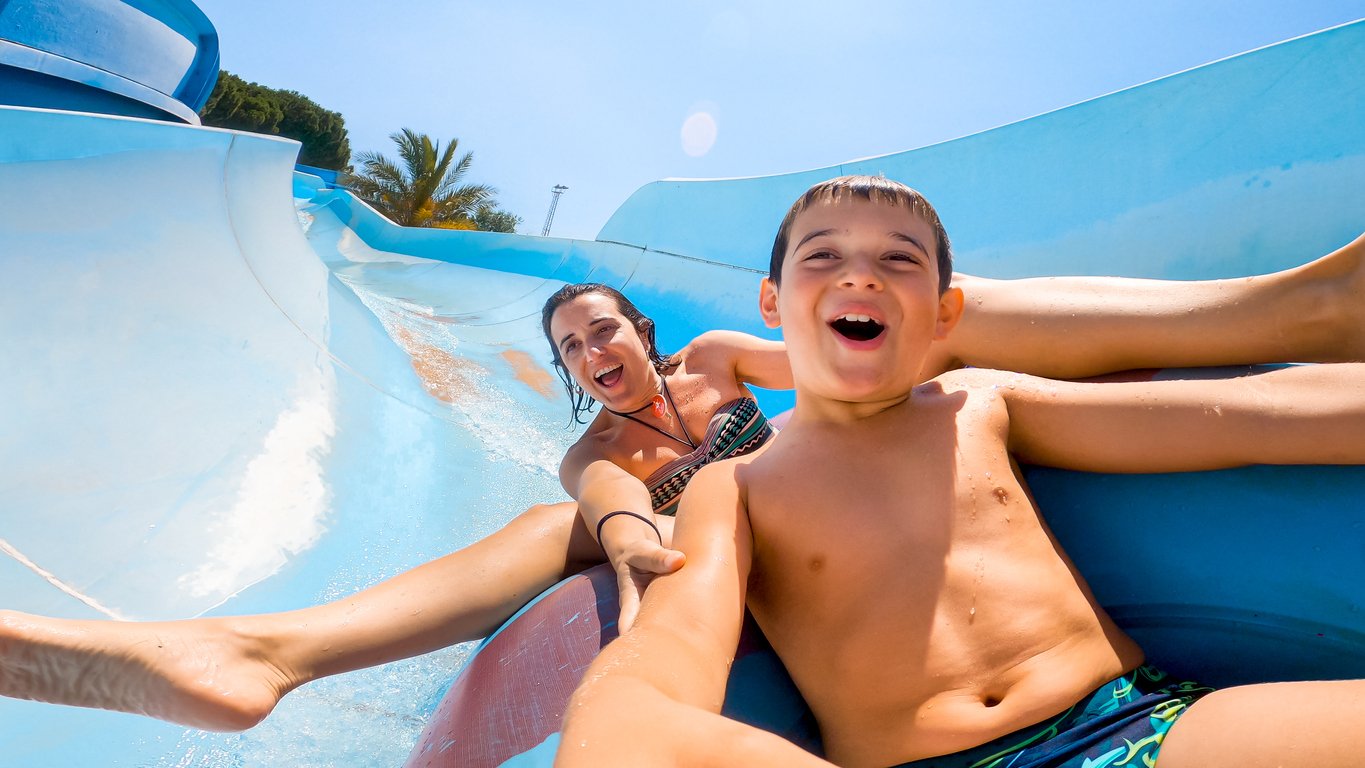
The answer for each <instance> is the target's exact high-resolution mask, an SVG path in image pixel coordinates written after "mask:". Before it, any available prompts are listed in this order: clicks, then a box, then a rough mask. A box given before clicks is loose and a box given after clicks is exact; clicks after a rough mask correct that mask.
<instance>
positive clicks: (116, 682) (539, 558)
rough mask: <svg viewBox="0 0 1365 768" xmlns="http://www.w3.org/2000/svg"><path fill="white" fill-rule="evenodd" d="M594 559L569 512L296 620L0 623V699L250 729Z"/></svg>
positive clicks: (516, 602) (543, 516)
mask: <svg viewBox="0 0 1365 768" xmlns="http://www.w3.org/2000/svg"><path fill="white" fill-rule="evenodd" d="M601 560H602V554H601V550H600V549H598V547H597V543H596V542H595V541H593V539H592V537H591V536H590V535H589V533H588V531H587V529H586V528H584V526H583V523H582V521H581V520H580V518H579V516H578V509H577V506H576V505H574V504H572V503H566V504H554V505H542V506H537V507H533V508H532V509H530V510H528V511H527V512H525V513H523V514H522V515H521V516H519V517H518V518H516V519H515V520H513V521H512V522H511V523H509V524H508V525H507V527H505V528H503V529H502V530H501V531H498V532H497V533H495V534H493V535H492V536H490V537H488V538H487V539H484V540H483V541H480V542H478V543H477V544H474V545H472V546H470V547H468V548H466V549H463V550H461V551H459V552H455V553H453V554H450V555H446V556H445V557H442V558H440V559H438V560H433V561H432V562H430V563H427V564H425V565H422V566H419V567H417V568H414V569H413V570H411V571H407V572H406V573H403V574H400V575H398V576H396V577H394V578H392V579H389V580H388V581H385V582H382V583H380V584H378V585H376V586H374V587H371V588H370V589H367V590H364V591H362V592H359V593H357V594H355V595H352V596H350V597H347V598H344V599H342V600H338V601H336V602H333V603H328V604H326V605H322V606H317V607H313V608H305V609H303V610H298V611H289V612H287V613H278V614H266V615H259V616H242V617H231V618H211V619H195V620H190V621H176V622H155V623H142V622H131V623H130V622H110V621H72V620H63V619H45V618H40V617H36V616H28V615H25V614H19V613H15V612H10V611H5V612H0V695H5V696H12V697H15V698H23V699H34V700H37V701H48V702H54V703H60V704H73V705H77V706H87V707H100V708H104V709H115V710H121V711H125V712H134V713H138V714H143V715H149V716H151V717H157V718H161V719H164V720H171V721H174V722H178V723H183V724H185V725H192V726H196V727H199V728H206V729H210V730H239V729H243V728H249V727H251V726H252V725H255V724H256V723H258V722H260V721H261V719H263V718H264V717H265V716H266V715H267V714H269V713H270V711H271V710H272V709H273V708H274V706H275V704H276V703H277V702H278V701H279V700H280V698H281V697H282V696H284V695H285V694H286V693H288V692H289V691H291V690H293V689H294V688H297V687H298V686H300V685H302V684H304V683H306V682H308V681H310V680H315V679H317V678H319V677H325V676H327V675H334V674H337V673H339V672H346V671H350V670H353V669H360V668H362V667H369V666H374V665H377V664H382V663H385V662H389V661H395V660H397V659H402V658H407V657H409V656H415V655H418V654H421V653H426V652H428V651H432V650H435V649H437V648H441V647H444V646H447V645H451V644H454V643H457V642H461V641H464V640H469V639H473V638H476V637H482V636H483V635H486V634H487V633H488V632H489V631H491V630H492V629H494V628H495V627H497V626H498V625H499V624H500V623H502V622H503V621H505V620H506V619H507V618H508V617H509V616H510V615H511V614H512V613H514V612H515V611H516V610H517V609H518V608H520V607H521V606H522V605H523V604H525V603H526V602H527V601H529V600H530V599H531V598H532V597H535V596H536V595H537V594H539V593H540V592H542V591H543V590H545V589H546V588H547V587H549V586H550V585H552V584H554V583H555V582H556V581H558V580H559V579H560V578H562V577H564V576H565V575H567V574H572V573H577V572H578V571H580V570H582V569H583V568H585V567H587V566H589V565H592V564H593V563H594V562H599V561H601Z"/></svg>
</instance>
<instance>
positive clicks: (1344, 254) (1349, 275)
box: [1284, 234, 1365, 363]
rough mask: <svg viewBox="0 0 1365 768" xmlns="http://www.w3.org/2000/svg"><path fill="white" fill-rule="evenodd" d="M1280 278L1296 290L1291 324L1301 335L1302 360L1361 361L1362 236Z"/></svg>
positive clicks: (1364, 333)
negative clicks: (1296, 326) (1295, 325)
mask: <svg viewBox="0 0 1365 768" xmlns="http://www.w3.org/2000/svg"><path fill="white" fill-rule="evenodd" d="M1296 273H1297V274H1296ZM1284 274H1289V275H1293V277H1292V278H1291V281H1292V282H1293V283H1294V284H1296V285H1297V286H1298V291H1297V292H1296V299H1297V301H1296V302H1295V310H1294V311H1295V314H1296V315H1297V316H1296V317H1295V318H1292V320H1296V321H1297V322H1298V323H1299V324H1300V325H1301V329H1302V330H1301V331H1300V333H1301V334H1302V336H1303V339H1302V344H1303V346H1304V349H1303V351H1304V352H1305V353H1306V354H1304V355H1303V357H1302V358H1301V359H1302V360H1303V361H1305V362H1321V363H1345V362H1360V361H1365V234H1363V235H1361V236H1360V237H1357V238H1356V239H1355V240H1352V241H1351V242H1350V243H1347V244H1346V245H1344V246H1342V247H1341V248H1338V249H1337V250H1335V251H1333V252H1331V253H1329V254H1327V255H1326V256H1323V257H1322V258H1320V259H1317V260H1316V261H1313V262H1310V263H1308V264H1305V265H1303V266H1302V267H1299V268H1297V269H1294V270H1290V271H1289V272H1288V273H1284ZM1290 327H1292V326H1290Z"/></svg>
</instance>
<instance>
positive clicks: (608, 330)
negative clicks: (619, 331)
mask: <svg viewBox="0 0 1365 768" xmlns="http://www.w3.org/2000/svg"><path fill="white" fill-rule="evenodd" d="M615 330H616V326H614V325H604V326H602V327H601V328H598V329H597V335H598V336H605V335H607V334H609V333H612V332H614V331H615Z"/></svg>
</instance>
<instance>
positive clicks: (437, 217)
mask: <svg viewBox="0 0 1365 768" xmlns="http://www.w3.org/2000/svg"><path fill="white" fill-rule="evenodd" d="M389 138H390V139H393V143H395V144H397V145H398V156H399V158H400V159H401V163H395V162H394V161H393V160H390V159H389V158H387V157H385V156H384V155H381V154H379V153H378V152H362V153H360V154H359V155H358V156H357V157H356V160H357V161H358V163H359V166H360V170H359V171H358V172H356V173H354V174H350V175H348V176H347V177H346V179H345V186H346V187H347V188H348V189H350V190H351V191H352V192H354V193H355V194H356V195H357V196H358V197H360V198H361V199H363V200H364V201H365V202H367V203H369V204H370V205H372V206H374V208H375V210H377V211H379V212H380V213H382V214H384V215H385V216H387V217H388V218H389V219H391V220H392V221H393V222H394V223H395V224H400V225H402V226H405V227H441V228H444V229H478V225H477V224H476V223H475V221H474V219H475V216H476V215H477V214H478V212H479V209H480V208H484V207H492V206H494V205H495V204H496V201H495V200H494V199H493V196H494V195H496V194H497V190H496V189H494V188H492V187H490V186H488V185H487V184H460V179H461V178H463V177H464V175H465V173H467V172H468V171H469V166H470V164H471V163H473V161H474V153H472V152H466V153H465V154H464V156H463V157H461V158H460V160H459V162H455V150H456V148H457V147H459V144H460V140H459V139H451V140H450V142H449V143H448V144H446V147H445V151H442V150H441V145H440V144H439V143H437V142H433V141H432V140H431V137H430V136H427V135H426V134H425V133H416V132H414V131H413V130H411V129H409V128H404V129H403V130H402V131H400V132H398V133H395V134H392V135H390V136H389Z"/></svg>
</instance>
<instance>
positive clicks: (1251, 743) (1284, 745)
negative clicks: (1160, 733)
mask: <svg viewBox="0 0 1365 768" xmlns="http://www.w3.org/2000/svg"><path fill="white" fill-rule="evenodd" d="M1362 718H1365V680H1347V681H1335V682H1314V683H1269V684H1265V685H1248V686H1243V687H1241V688H1228V689H1227V690H1223V691H1218V692H1216V693H1212V694H1209V695H1208V696H1206V697H1204V698H1203V699H1200V700H1199V701H1198V702H1195V704H1194V706H1192V707H1191V708H1190V711H1189V712H1188V713H1187V714H1185V715H1184V716H1183V717H1181V718H1180V719H1179V720H1177V721H1176V723H1175V725H1174V726H1173V727H1172V728H1171V731H1170V733H1169V734H1167V736H1166V741H1165V743H1164V744H1163V745H1162V747H1161V754H1160V755H1159V756H1158V757H1157V761H1156V764H1157V768H1187V767H1196V766H1197V768H1219V767H1220V766H1229V767H1233V766H1235V768H1275V767H1276V766H1280V767H1282V768H1295V767H1296V766H1301V767H1302V768H1346V767H1347V766H1357V765H1360V761H1361V755H1365V729H1362V728H1361V727H1360V726H1361V722H1362Z"/></svg>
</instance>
